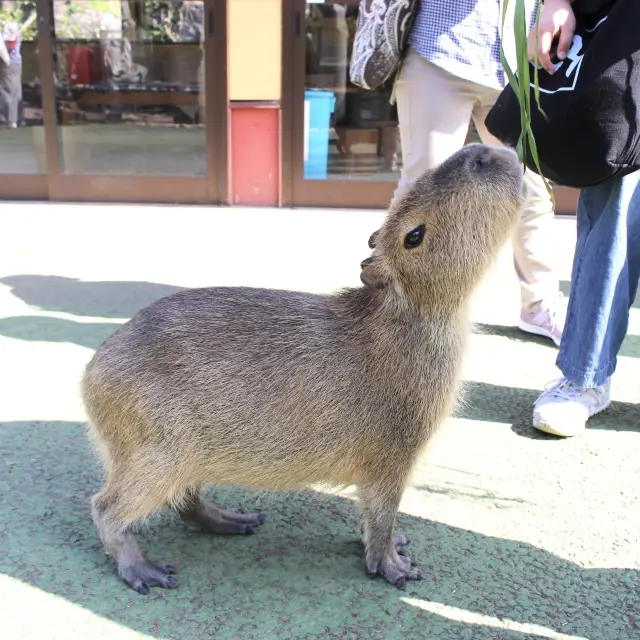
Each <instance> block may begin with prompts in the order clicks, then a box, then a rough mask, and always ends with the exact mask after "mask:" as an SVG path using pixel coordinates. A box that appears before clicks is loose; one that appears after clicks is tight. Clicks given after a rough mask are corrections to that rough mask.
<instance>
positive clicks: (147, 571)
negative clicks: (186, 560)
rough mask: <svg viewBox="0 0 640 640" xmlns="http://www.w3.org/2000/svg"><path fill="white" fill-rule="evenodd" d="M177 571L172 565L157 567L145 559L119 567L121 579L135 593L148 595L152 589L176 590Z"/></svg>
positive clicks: (140, 558)
mask: <svg viewBox="0 0 640 640" xmlns="http://www.w3.org/2000/svg"><path fill="white" fill-rule="evenodd" d="M175 572H176V570H175V569H174V568H173V567H172V566H170V565H164V566H163V565H157V564H154V563H153V562H149V560H147V559H146V558H144V557H137V558H134V559H133V560H132V561H131V562H129V563H126V564H124V563H123V564H121V565H120V566H119V567H118V573H119V574H120V577H121V578H122V579H123V580H124V581H125V582H126V583H127V584H128V585H129V586H130V587H131V588H132V589H134V590H135V591H137V592H138V593H141V594H143V595H146V594H147V593H149V589H150V588H151V587H163V588H164V589H174V588H175V587H177V586H178V580H177V579H176V578H174V577H173V575H172V574H174V573H175Z"/></svg>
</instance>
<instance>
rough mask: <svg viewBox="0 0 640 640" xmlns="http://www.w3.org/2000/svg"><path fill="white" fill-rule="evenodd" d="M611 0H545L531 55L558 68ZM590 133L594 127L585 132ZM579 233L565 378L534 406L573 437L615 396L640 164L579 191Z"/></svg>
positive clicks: (639, 222)
mask: <svg viewBox="0 0 640 640" xmlns="http://www.w3.org/2000/svg"><path fill="white" fill-rule="evenodd" d="M609 4H611V0H574V1H573V2H571V0H545V2H544V4H543V7H542V11H541V14H540V21H539V27H538V38H537V39H536V33H535V28H534V30H533V31H532V32H531V34H530V36H529V57H530V59H531V60H533V59H534V54H535V52H536V46H537V53H538V57H539V62H540V64H541V66H542V67H543V68H544V69H546V70H547V71H548V72H549V73H553V72H554V67H553V64H552V61H551V55H550V52H551V51H552V43H553V42H554V41H555V40H557V43H558V44H557V56H558V58H560V59H564V58H565V57H566V56H567V52H568V50H569V48H570V46H571V42H572V37H573V33H574V30H575V25H576V21H575V12H592V11H595V10H598V9H601V8H602V7H604V6H605V5H609ZM585 134H586V135H588V132H585ZM577 218H578V229H577V231H578V233H577V243H576V250H575V256H574V262H573V270H572V277H571V295H570V297H569V306H568V310H567V319H566V324H565V327H564V332H563V334H562V340H561V343H560V351H559V353H558V358H557V361H556V364H557V366H558V368H559V369H560V371H561V372H562V377H561V378H560V379H559V380H556V381H554V382H552V383H550V384H549V385H547V389H546V390H545V391H544V393H542V394H541V395H540V397H539V398H538V399H537V401H536V402H535V404H534V408H533V425H534V427H535V428H537V429H539V430H541V431H545V432H547V433H551V434H554V435H558V436H573V435H576V434H578V433H580V432H581V431H583V430H584V429H585V427H586V423H587V420H588V419H589V418H590V417H591V416H593V415H595V414H597V413H599V412H600V411H603V410H605V409H606V408H607V407H608V406H609V405H610V403H611V376H612V374H613V373H614V371H615V369H616V362H617V356H618V352H619V350H620V347H621V345H622V341H623V340H624V338H625V336H626V333H627V327H628V323H629V310H630V307H631V305H632V304H633V302H634V299H635V296H636V291H637V287H638V277H639V274H640V171H635V172H634V173H631V174H628V175H626V176H624V177H613V178H610V179H608V180H606V181H605V182H603V183H601V184H599V185H597V186H593V187H587V188H584V189H582V190H581V191H580V196H579V200H578V210H577Z"/></svg>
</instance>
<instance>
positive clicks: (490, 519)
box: [0, 203, 640, 640]
mask: <svg viewBox="0 0 640 640" xmlns="http://www.w3.org/2000/svg"><path fill="white" fill-rule="evenodd" d="M382 217H383V212H380V211H373V212H370V211H351V210H350V211H344V210H315V211H314V210H270V209H243V208H238V209H215V208H198V207H195V208H188V207H171V206H167V207H151V206H149V207H145V206H113V205H109V206H107V205H68V204H24V203H19V204H13V203H0V549H1V550H2V553H0V637H1V638H3V639H5V638H6V639H7V640H14V639H16V640H17V639H20V640H22V639H23V638H24V639H27V638H28V639H31V638H34V639H35V638H38V639H44V640H53V639H55V640H58V639H60V640H63V639H64V640H76V639H79V638H102V637H104V638H115V639H120V638H122V639H126V640H129V639H138V640H140V639H143V638H162V639H167V640H169V639H171V640H174V639H180V640H183V639H184V640H186V639H191V638H194V639H201V638H234V639H236V638H237V639H245V638H246V639H249V638H252V639H255V640H257V639H263V638H264V639H271V638H278V639H280V638H283V639H284V638H319V639H323V640H325V639H326V640H328V639H360V638H384V639H386V638H415V639H425V640H431V639H432V638H434V639H435V638H446V639H453V638H463V639H464V638H470V639H476V638H477V639H483V638H488V639H493V638H495V639H503V638H504V639H507V638H508V639H511V638H514V639H534V638H550V639H555V640H560V639H563V640H569V639H570V640H576V639H578V638H587V639H589V640H601V639H602V640H604V639H609V638H611V639H614V638H615V639H623V640H626V639H633V638H640V607H639V605H640V589H639V588H640V557H639V554H638V529H639V527H638V524H639V522H640V502H639V500H638V489H637V488H638V486H639V480H640V472H639V469H640V462H639V461H640V409H639V406H638V400H639V399H640V398H639V396H640V388H639V385H638V380H639V379H640V304H639V302H637V303H636V308H634V310H633V311H632V318H631V325H630V329H629V336H628V338H627V340H626V342H625V345H624V347H623V351H622V355H621V358H620V363H619V370H618V373H617V375H616V378H615V379H614V388H613V397H614V400H615V402H614V405H613V406H612V408H611V409H610V410H608V411H607V412H605V413H604V414H602V415H601V416H598V417H597V418H594V419H593V421H592V424H591V427H590V428H589V430H588V431H587V433H586V434H585V435H584V436H581V437H579V438H575V439H568V440H557V439H553V438H551V437H546V436H544V435H542V434H538V433H536V432H534V430H533V429H532V428H531V426H530V423H531V405H532V403H533V401H534V400H535V398H536V397H537V395H538V393H539V391H540V389H542V388H543V386H544V384H545V383H546V382H548V381H549V380H550V379H551V378H553V377H555V376H557V375H558V372H557V370H556V369H555V367H554V359H555V355H556V353H557V350H556V349H555V347H554V346H553V345H552V344H551V343H550V342H548V341H545V340H542V339H537V338H534V337H530V336H528V335H525V334H523V333H521V332H519V331H518V330H517V329H516V328H515V326H514V325H515V320H516V317H517V313H518V310H519V306H518V288H517V282H516V280H515V274H514V270H513V268H512V263H511V253H510V247H509V246H507V247H506V248H505V251H504V252H503V254H502V255H501V257H500V260H499V261H498V263H497V264H496V266H495V268H494V269H493V270H492V272H491V274H490V275H489V277H488V278H487V279H486V280H485V282H484V283H483V285H482V287H481V289H480V290H479V291H478V293H477V295H476V297H475V300H474V319H475V320H476V321H477V322H478V323H479V329H478V331H479V333H476V334H474V336H473V337H472V340H471V345H470V349H469V352H468V354H467V358H466V361H465V379H466V380H467V381H468V383H469V385H468V388H469V397H468V402H467V406H466V408H465V409H464V410H463V411H462V412H461V414H460V415H459V416H457V417H455V418H452V419H451V420H449V421H448V423H447V424H446V425H445V426H444V428H443V429H442V430H441V431H440V433H439V434H438V436H437V437H436V438H435V440H434V441H433V443H432V446H431V447H430V449H429V451H428V452H427V454H426V456H425V457H424V459H423V460H422V463H421V465H420V467H419V468H418V470H417V472H416V475H415V478H414V479H413V482H412V486H411V487H410V488H409V489H408V490H407V492H406V495H405V498H404V501H403V504H402V507H401V514H400V516H399V522H398V531H399V532H402V533H405V534H406V535H407V536H408V537H410V539H411V544H410V546H409V548H408V552H409V553H410V554H411V555H412V557H413V558H414V560H415V561H416V563H417V564H418V566H419V567H420V568H421V569H422V570H423V572H424V574H425V580H424V581H422V582H420V583H412V584H411V585H410V586H409V588H408V589H407V590H406V591H405V592H401V591H398V590H396V589H394V588H392V587H390V586H389V585H387V584H385V583H383V582H382V581H381V580H370V579H369V578H368V577H367V576H366V575H365V572H364V565H363V558H362V554H361V551H360V549H359V546H358V544H357V542H356V540H357V536H356V533H357V530H356V520H355V512H354V509H353V507H352V500H351V494H350V492H349V491H348V490H347V491H345V492H341V493H334V494H328V493H322V492H320V491H314V490H309V491H306V492H301V493H296V494H290V495H273V494H256V493H250V492H246V491H243V490H239V489H234V488H224V489H220V490H218V491H216V492H215V496H216V501H217V502H219V503H223V504H226V505H230V506H244V507H246V508H252V507H256V506H258V507H259V508H260V509H261V510H262V511H264V512H265V513H266V514H267V518H268V519H267V521H266V523H265V524H264V525H263V526H262V527H261V529H260V531H259V532H258V533H257V535H255V536H249V537H246V538H232V537H211V536H207V535H204V534H198V533H194V532H191V531H187V530H185V529H184V528H183V527H182V525H181V524H180V522H179V521H178V519H177V518H176V517H175V516H174V515H173V514H171V513H166V514H163V515H162V516H161V517H160V518H158V519H156V520H154V521H153V522H152V524H151V526H150V528H149V529H148V530H147V531H146V532H145V533H143V534H141V535H140V536H139V540H140V543H141V545H142V546H143V548H144V549H145V551H147V552H148V554H149V556H150V557H151V558H152V559H155V560H159V561H160V560H162V561H166V562H175V561H178V562H179V563H180V572H179V579H180V583H181V584H180V587H179V588H178V589H177V590H174V591H168V592H165V591H161V590H158V589H154V590H153V591H152V593H151V594H150V595H149V596H146V597H143V596H139V595H137V594H136V593H134V592H133V591H131V590H128V589H127V588H126V587H125V586H124V585H123V584H122V583H121V582H120V581H119V579H118V578H117V576H116V575H115V572H114V570H113V566H112V564H111V562H110V561H109V560H108V559H107V558H105V556H104V554H103V552H102V551H101V546H100V543H99V540H98V537H97V534H96V532H95V529H94V528H93V524H92V522H91V517H90V513H89V509H88V499H89V497H90V496H91V494H92V493H94V492H95V491H96V490H97V489H98V487H99V486H100V483H101V475H100V469H99V466H98V464H97V461H96V460H95V459H94V458H93V457H92V455H91V453H90V451H89V448H88V444H87V441H86V439H85V435H84V427H83V420H84V416H83V413H82V409H81V406H80V404H79V401H78V393H77V381H78V377H79V375H80V372H81V370H82V367H83V366H84V364H85V363H86V361H87V360H88V358H89V357H90V356H91V353H92V351H93V350H94V349H95V348H96V347H97V346H98V345H99V344H100V343H101V342H102V341H103V340H104V339H105V338H106V337H107V336H108V335H110V333H112V332H113V331H114V330H115V328H116V327H117V326H118V325H119V324H120V323H122V322H123V321H125V320H126V319H127V318H128V317H130V316H131V315H132V314H133V313H135V311H137V310H138V309H139V308H140V307H142V306H144V305H145V304H147V303H148V302H150V301H151V300H154V299H156V298H158V297H160V296H162V295H165V294H167V293H170V292H172V291H174V290H176V289H177V288H180V287H190V286H201V285H232V284H238V285H240V284H241V285H251V286H271V287H283V288H294V289H302V290H308V291H328V290H333V289H336V288H338V287H341V286H345V285H358V284H359V266H358V265H359V263H360V261H361V260H362V259H363V258H364V257H366V256H367V255H368V254H369V250H368V248H367V244H366V242H367V238H368V237H369V234H370V233H371V232H372V231H373V230H374V229H376V228H377V227H378V225H379V223H380V221H381V219H382ZM555 225H556V230H557V233H556V235H555V238H554V243H555V247H554V249H555V251H554V253H555V255H556V256H557V265H558V269H559V272H560V275H561V278H562V279H563V286H564V288H565V289H567V288H568V280H569V273H570V265H571V259H572V252H573V242H574V237H575V228H574V227H575V223H574V221H573V220H571V219H559V220H557V221H556V223H555ZM209 493H210V494H213V493H214V491H213V490H211V491H210V492H209Z"/></svg>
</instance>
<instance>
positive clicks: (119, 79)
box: [51, 0, 206, 176]
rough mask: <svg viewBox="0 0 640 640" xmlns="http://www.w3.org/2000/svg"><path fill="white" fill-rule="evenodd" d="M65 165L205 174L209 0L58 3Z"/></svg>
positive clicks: (80, 169) (89, 170)
mask: <svg viewBox="0 0 640 640" xmlns="http://www.w3.org/2000/svg"><path fill="white" fill-rule="evenodd" d="M51 1H52V7H53V19H54V38H53V42H54V44H53V47H54V64H55V67H54V68H55V78H54V83H55V87H56V111H57V118H58V125H59V128H58V131H59V138H60V164H61V171H62V172H63V173H66V174H93V175H95V174H101V175H132V174H134V175H149V176H204V175H206V139H205V130H204V107H205V103H204V95H205V94H204V2H203V0H171V1H161V0H51Z"/></svg>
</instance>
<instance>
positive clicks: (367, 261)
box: [360, 256, 373, 269]
mask: <svg viewBox="0 0 640 640" xmlns="http://www.w3.org/2000/svg"><path fill="white" fill-rule="evenodd" d="M372 262H373V256H370V257H368V258H365V259H364V260H363V261H362V262H361V263H360V268H361V269H364V268H365V267H368V266H369V265H370V264H371V263H372Z"/></svg>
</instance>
